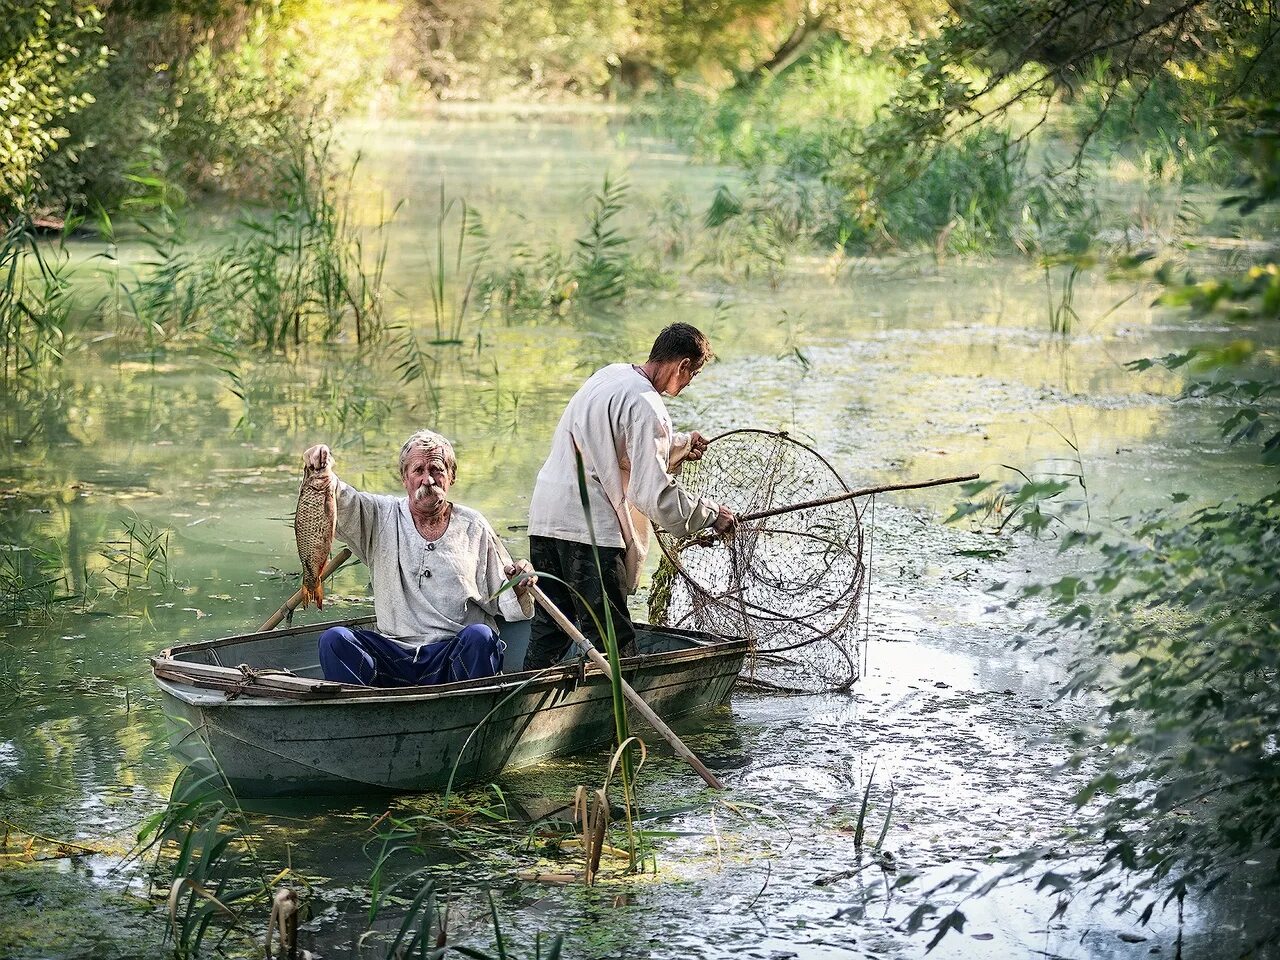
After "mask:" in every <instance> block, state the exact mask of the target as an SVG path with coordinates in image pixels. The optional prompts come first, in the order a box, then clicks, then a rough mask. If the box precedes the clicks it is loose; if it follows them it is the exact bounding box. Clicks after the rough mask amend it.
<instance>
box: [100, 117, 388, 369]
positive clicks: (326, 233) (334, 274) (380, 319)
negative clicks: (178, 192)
mask: <svg viewBox="0 0 1280 960" xmlns="http://www.w3.org/2000/svg"><path fill="white" fill-rule="evenodd" d="M335 164H336V161H335V160H334V158H333V155H332V148H331V144H330V142H329V141H328V140H327V139H324V138H321V137H319V136H318V135H308V136H304V137H302V138H301V139H300V140H299V142H297V143H295V144H293V145H292V149H291V150H290V151H289V153H288V154H286V155H285V156H284V157H282V158H281V159H280V161H279V163H278V164H277V166H276V168H275V171H274V178H275V179H274V188H273V190H272V195H273V197H275V198H276V200H277V204H278V205H277V206H276V207H274V208H273V209H272V210H271V211H269V212H268V213H267V214H266V215H265V216H264V215H261V214H258V215H254V214H250V213H246V214H244V215H242V216H241V217H240V218H239V219H238V221H237V233H236V235H235V236H234V237H233V238H232V239H231V240H229V241H228V242H226V243H224V244H222V245H221V246H219V247H216V248H215V249H214V250H213V251H212V252H208V251H200V250H196V249H193V248H192V247H191V245H190V244H189V243H188V241H187V238H186V237H185V235H184V229H183V224H182V223H181V221H180V220H179V218H178V217H177V216H176V214H174V213H173V211H172V210H170V209H164V210H162V211H161V215H160V216H159V217H157V218H155V219H154V220H148V221H143V222H142V229H143V231H144V233H145V236H146V240H145V242H146V243H147V245H148V246H149V247H150V250H151V254H152V256H151V258H150V259H149V260H147V261H145V262H144V264H143V267H144V268H145V271H144V274H143V276H142V277H141V278H140V279H139V280H137V281H136V282H135V283H133V284H131V285H129V286H128V287H127V289H126V290H125V291H124V294H123V297H122V300H123V301H125V302H127V304H128V307H129V311H130V313H131V315H132V318H133V320H134V321H135V322H136V323H137V325H138V327H139V328H140V329H141V330H143V331H144V332H145V333H146V334H147V336H149V337H150V336H153V335H158V336H161V337H166V338H167V337H174V336H181V335H183V334H187V333H196V334H204V335H206V336H214V337H215V338H217V339H219V340H220V341H222V342H224V343H231V342H235V343H242V344H249V345H262V346H264V347H266V348H267V349H268V350H269V351H273V352H279V353H285V352H287V351H288V350H289V349H290V348H297V347H300V346H301V345H302V344H304V343H307V342H313V341H320V342H330V341H334V340H336V339H339V338H342V337H350V338H351V339H353V340H354V341H355V342H356V343H358V344H362V345H363V344H368V343H373V342H376V341H378V340H379V339H381V338H382V337H383V335H384V334H385V324H384V313H385V306H386V297H387V292H388V289H387V284H386V279H385V271H386V262H387V255H388V245H389V237H388V234H387V230H386V227H387V226H388V224H389V223H390V221H391V220H392V219H393V218H394V217H395V215H396V213H397V211H398V209H399V208H398V207H397V208H395V209H393V210H392V211H391V212H390V213H389V214H388V213H383V214H382V216H381V218H380V220H379V221H378V223H377V224H376V225H375V226H374V227H373V228H372V230H370V231H366V230H365V229H364V228H363V227H362V226H361V225H360V224H359V223H357V221H356V217H355V212H354V209H353V206H352V203H353V201H352V197H353V189H352V188H353V184H352V180H353V179H354V177H355V174H356V171H357V169H358V166H359V158H358V157H357V158H356V160H355V161H353V163H352V165H351V167H350V171H349V176H348V180H347V182H346V184H345V186H344V185H341V184H340V183H339V181H338V178H337V177H336V175H335V172H334V167H335Z"/></svg>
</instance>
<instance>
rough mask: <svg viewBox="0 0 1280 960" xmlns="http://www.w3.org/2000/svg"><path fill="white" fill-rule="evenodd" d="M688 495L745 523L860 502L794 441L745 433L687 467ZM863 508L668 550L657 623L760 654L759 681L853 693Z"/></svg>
mask: <svg viewBox="0 0 1280 960" xmlns="http://www.w3.org/2000/svg"><path fill="white" fill-rule="evenodd" d="M681 485H682V486H684V487H685V488H686V489H687V490H689V491H690V492H691V493H693V494H695V495H698V496H707V497H710V498H711V499H712V500H714V501H716V502H717V503H723V504H725V505H726V506H728V507H729V508H730V509H732V510H733V511H734V512H735V513H736V514H737V515H739V516H740V517H741V516H744V515H749V514H752V513H756V512H759V511H764V510H768V509H770V508H774V507H782V506H790V505H792V504H795V503H800V502H805V501H810V500H817V499H821V498H823V497H827V496H834V495H837V494H840V493H845V492H848V490H849V487H848V486H847V485H846V484H845V482H844V481H843V480H842V479H841V478H840V475H839V474H838V473H837V472H836V470H835V468H834V467H832V466H831V464H830V463H828V462H827V461H826V460H825V459H824V458H823V457H822V456H821V455H820V454H819V453H817V451H815V450H813V449H812V448H811V447H809V446H807V445H805V444H803V443H801V442H800V441H798V440H796V439H795V438H794V437H791V436H789V435H788V434H786V433H774V432H771V431H766V430H733V431H730V432H729V433H725V434H722V435H721V436H719V437H716V438H715V439H714V440H712V441H711V443H710V446H709V447H708V448H707V450H706V453H705V454H704V455H703V458H702V459H701V460H698V461H693V462H689V463H686V464H685V465H684V468H683V472H682V475H681ZM861 509H862V508H860V507H859V506H858V501H856V500H846V501H844V502H842V503H834V504H826V505H823V506H818V507H813V508H810V509H805V510H800V511H795V512H788V513H781V514H778V515H776V516H772V517H765V518H761V519H758V520H746V521H744V522H741V523H739V525H738V528H737V530H736V531H735V532H734V534H733V535H732V536H728V537H722V536H719V535H716V534H714V533H713V532H712V531H710V530H707V531H702V532H700V533H698V534H695V535H694V536H691V537H685V538H683V539H676V538H673V537H670V536H668V535H667V534H665V533H663V532H661V531H659V532H658V543H659V545H660V546H661V548H662V554H663V555H662V558H661V560H660V563H659V566H658V571H657V574H656V575H655V577H654V581H653V586H652V589H651V591H650V594H649V619H650V621H651V622H652V623H655V624H661V625H665V626H674V627H686V628H689V629H694V630H704V631H706V632H708V633H714V634H717V635H720V636H736V637H743V638H745V639H747V640H748V641H749V642H750V644H751V648H750V649H751V655H750V659H749V662H748V665H747V669H746V671H745V676H746V678H747V679H748V680H749V681H754V682H755V683H756V684H758V685H762V686H766V687H774V688H779V689H786V690H802V691H819V690H845V689H848V688H849V687H850V686H851V685H852V684H853V683H854V681H856V680H857V679H858V647H857V640H856V620H857V616H856V615H857V611H858V605H859V600H860V599H861V596H862V586H863V582H864V579H865V575H866V568H865V567H864V565H863V562H862V548H863V532H862V516H861Z"/></svg>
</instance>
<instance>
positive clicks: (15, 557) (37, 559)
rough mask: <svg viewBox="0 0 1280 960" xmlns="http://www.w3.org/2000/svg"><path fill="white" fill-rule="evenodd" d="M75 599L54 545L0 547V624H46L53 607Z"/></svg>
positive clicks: (8, 545)
mask: <svg viewBox="0 0 1280 960" xmlns="http://www.w3.org/2000/svg"><path fill="white" fill-rule="evenodd" d="M75 599H76V597H75V595H74V594H73V593H72V592H71V590H70V587H69V585H68V583H67V575H66V570H65V562H64V558H63V555H62V553H61V551H60V550H59V549H58V548H57V546H56V545H53V544H50V545H40V544H34V545H33V544H27V545H18V544H9V543H5V544H0V623H2V624H14V623H21V622H23V621H26V620H30V619H31V618H33V617H36V618H39V619H42V620H47V619H49V617H50V616H51V615H52V612H53V608H54V606H55V605H56V604H59V603H66V602H68V601H74V600H75Z"/></svg>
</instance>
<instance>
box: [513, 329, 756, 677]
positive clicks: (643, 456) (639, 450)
mask: <svg viewBox="0 0 1280 960" xmlns="http://www.w3.org/2000/svg"><path fill="white" fill-rule="evenodd" d="M712 356H713V355H712V353H711V344H710V343H709V342H708V341H707V338H706V337H705V336H703V334H702V333H701V331H699V330H698V329H697V328H696V327H693V326H690V325H689V324H687V323H673V324H671V326H669V327H667V328H666V329H664V330H663V331H662V332H661V333H660V334H658V338H657V339H656V340H655V341H654V342H653V349H652V350H650V351H649V360H648V362H647V363H645V364H644V365H643V366H637V365H635V364H631V363H613V364H610V365H609V366H607V367H604V368H603V369H600V370H597V371H596V372H595V373H594V374H592V376H591V378H590V379H589V380H587V382H586V383H584V384H583V385H582V387H581V388H579V390H578V392H577V393H575V394H574V395H573V399H571V400H570V401H569V405H568V406H567V407H566V408H565V411H564V415H563V416H562V417H561V418H560V424H559V426H557V427H556V432H555V435H554V436H553V437H552V439H551V453H550V454H549V455H548V457H547V462H546V463H544V464H543V466H542V470H541V471H540V472H539V473H538V480H537V482H536V484H535V485H534V488H533V499H532V500H531V501H530V504H529V559H530V561H531V562H532V563H533V566H534V568H535V569H537V570H538V571H539V572H541V573H549V574H552V575H553V576H555V577H559V578H560V579H562V580H564V581H565V582H566V583H568V584H569V585H570V586H572V587H573V591H576V593H575V592H573V591H570V590H569V589H568V588H566V587H565V586H564V584H561V583H559V582H557V581H555V580H551V579H550V578H548V579H546V580H543V581H542V582H543V584H544V590H545V591H546V593H547V595H548V596H549V597H550V598H551V600H552V601H554V602H555V604H556V606H558V607H560V608H561V609H563V610H565V611H566V612H567V611H570V610H572V611H573V614H574V619H576V620H577V621H578V625H579V627H580V628H581V629H582V632H583V633H585V634H586V635H587V636H588V637H590V638H591V641H592V642H593V643H594V644H595V645H596V646H597V647H599V648H601V649H604V641H603V639H602V638H601V636H600V631H599V629H597V627H596V619H598V620H599V621H600V623H601V624H603V623H604V622H605V618H604V601H605V599H607V600H608V603H609V609H610V611H611V612H612V615H613V625H614V631H615V634H616V635H617V638H618V649H619V650H620V652H621V653H622V655H623V656H630V655H633V654H634V653H635V652H636V649H635V628H634V627H633V626H632V624H631V617H630V615H629V614H628V612H627V595H628V594H630V593H634V592H635V589H636V583H637V581H638V579H639V576H640V566H641V564H642V563H643V562H644V558H645V555H646V554H647V553H648V550H649V527H648V521H649V520H652V521H653V522H654V523H655V524H656V525H657V526H659V527H661V528H662V529H663V530H665V531H666V532H667V533H669V534H671V535H672V536H675V537H685V536H689V535H690V534H693V533H696V532H697V531H699V530H703V529H705V528H707V527H713V528H714V529H715V530H716V532H717V533H725V532H728V531H729V530H731V529H732V528H733V524H734V518H733V514H732V513H731V512H730V511H729V510H728V508H726V507H724V506H722V505H720V504H717V503H714V502H712V501H711V500H709V499H707V498H706V497H703V498H697V497H694V496H693V495H692V494H690V493H689V492H688V491H686V490H685V489H684V488H683V487H681V486H680V484H679V482H678V481H677V480H676V477H675V473H677V472H678V470H679V465H680V464H681V463H682V462H683V461H685V460H698V459H701V457H702V454H703V452H704V451H705V450H706V449H707V440H706V439H705V438H704V437H703V436H702V434H700V433H696V432H695V433H692V434H685V433H674V432H672V429H671V417H670V415H669V414H668V413H667V407H666V404H664V403H663V402H662V397H663V395H664V394H665V395H666V396H670V397H674V396H678V395H679V393H680V391H681V390H683V389H684V388H685V387H687V386H688V385H689V384H690V383H691V382H692V381H693V378H694V377H696V376H697V375H698V372H699V371H700V370H701V369H702V367H703V365H704V364H705V363H707V361H709V360H710V359H711V358H712ZM575 447H576V449H577V450H578V451H579V452H580V453H581V455H582V466H583V470H584V472H585V474H586V481H587V483H586V485H587V500H588V506H589V508H590V512H591V525H590V526H588V524H587V519H586V517H585V516H584V515H583V507H582V498H581V496H580V495H579V491H578V467H577V460H576V458H575V456H574V449H575ZM593 528H594V531H595V539H596V544H597V545H598V548H599V551H600V562H601V566H602V567H603V569H604V577H603V583H602V582H601V577H600V573H599V571H597V569H596V562H595V558H594V556H593V555H592V551H591V533H592V529H593ZM584 598H585V601H586V602H585V603H584ZM588 605H589V607H588ZM592 613H594V614H595V617H594V618H593V617H592ZM569 643H570V641H569V638H568V637H567V636H565V634H564V633H563V632H562V631H561V630H560V628H559V627H557V626H556V624H555V623H554V621H552V620H551V618H550V617H549V616H548V615H547V613H546V611H544V610H542V609H541V608H539V609H538V610H537V611H536V613H535V614H534V620H533V635H532V638H531V639H530V641H529V651H528V653H527V654H526V655H525V660H524V668H525V669H526V670H536V669H540V668H542V667H546V666H549V665H551V664H553V663H555V662H556V661H558V660H559V659H560V658H561V657H562V656H564V653H565V651H566V650H567V649H568V647H569Z"/></svg>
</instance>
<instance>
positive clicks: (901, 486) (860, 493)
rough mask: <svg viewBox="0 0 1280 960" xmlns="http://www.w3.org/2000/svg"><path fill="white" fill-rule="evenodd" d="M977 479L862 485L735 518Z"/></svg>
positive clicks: (969, 475) (742, 520) (746, 518)
mask: <svg viewBox="0 0 1280 960" xmlns="http://www.w3.org/2000/svg"><path fill="white" fill-rule="evenodd" d="M977 479H978V475H977V474H976V473H967V474H965V475H964V476H963V477H943V478H942V479H940V480H921V481H920V482H918V483H886V484H884V485H882V486H879V487H863V488H862V489H861V490H851V491H849V492H848V493H837V494H833V495H832V496H829V497H820V498H818V499H817V500H806V501H804V502H803V503H793V504H790V505H789V506H785V507H773V508H771V509H769V510H758V511H756V512H755V513H744V514H742V515H741V516H740V517H738V518H737V521H738V523H748V522H750V521H752V520H763V519H764V518H765V517H776V516H778V515H779V514H783V513H795V512H796V511H797V510H810V509H812V508H813V507H825V506H827V505H828V504H831V503H843V502H844V501H845V500H853V499H854V498H856V497H869V496H871V495H872V494H873V493H888V492H889V491H890V490H918V489H920V488H921V487H941V486H943V485H945V484H948V483H964V482H965V481H966V480H977Z"/></svg>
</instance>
